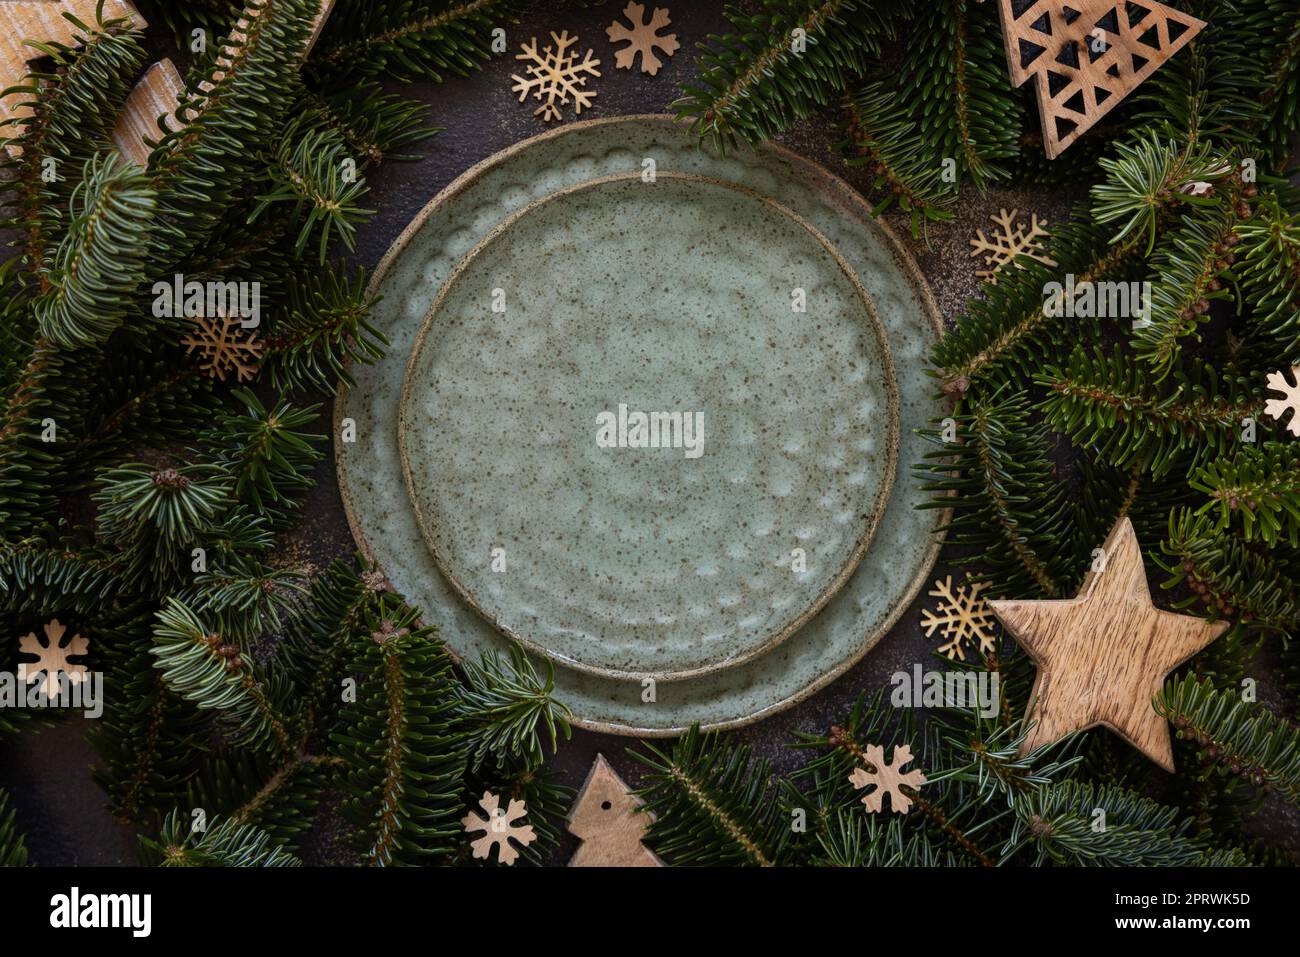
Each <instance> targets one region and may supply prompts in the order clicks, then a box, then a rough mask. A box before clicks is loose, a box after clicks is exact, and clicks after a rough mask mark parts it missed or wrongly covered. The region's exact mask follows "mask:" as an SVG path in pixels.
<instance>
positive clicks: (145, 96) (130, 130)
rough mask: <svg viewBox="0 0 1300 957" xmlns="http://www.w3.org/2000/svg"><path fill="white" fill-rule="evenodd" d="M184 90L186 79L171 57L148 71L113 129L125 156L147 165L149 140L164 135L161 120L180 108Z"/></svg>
mask: <svg viewBox="0 0 1300 957" xmlns="http://www.w3.org/2000/svg"><path fill="white" fill-rule="evenodd" d="M184 89H185V81H184V80H182V79H181V74H180V71H179V70H177V69H176V64H175V63H173V62H172V61H171V60H166V59H163V60H159V61H158V62H157V63H155V64H154V65H153V66H151V67H149V69H148V70H146V71H145V74H144V76H143V77H141V78H140V82H139V83H137V84H136V85H135V89H133V90H132V91H131V95H130V96H128V97H127V98H126V104H125V105H124V106H123V107H122V115H121V116H119V117H118V119H117V126H116V127H115V128H114V129H113V137H112V138H113V144H114V145H115V146H116V147H117V148H118V150H119V151H120V152H121V153H122V155H123V156H124V157H126V158H127V159H129V160H130V161H131V162H132V163H135V164H136V165H137V166H145V165H146V164H147V162H148V159H149V153H150V151H151V148H150V147H149V146H148V145H147V144H146V142H145V141H146V140H153V141H157V140H159V139H161V138H162V136H163V131H162V129H161V127H160V126H159V125H158V124H159V120H160V119H161V118H162V117H165V116H170V115H171V114H172V113H174V112H175V111H176V105H177V103H178V102H179V99H180V95H181V91H182V90H184Z"/></svg>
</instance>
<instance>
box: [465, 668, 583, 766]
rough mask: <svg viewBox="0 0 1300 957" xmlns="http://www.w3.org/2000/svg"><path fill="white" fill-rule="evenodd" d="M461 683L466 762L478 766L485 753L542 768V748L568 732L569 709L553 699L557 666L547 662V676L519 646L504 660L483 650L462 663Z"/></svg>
mask: <svg viewBox="0 0 1300 957" xmlns="http://www.w3.org/2000/svg"><path fill="white" fill-rule="evenodd" d="M461 670H462V671H463V672H464V675H465V688H464V690H463V691H462V692H461V695H460V708H459V714H460V717H461V719H462V720H463V721H464V722H465V723H466V724H467V726H468V727H469V728H470V729H471V730H470V732H469V734H470V739H469V743H470V755H471V757H470V761H471V763H472V766H473V767H474V768H478V767H481V766H482V765H483V764H484V763H485V762H486V761H487V759H488V758H489V757H493V758H495V761H496V763H497V764H498V765H501V764H503V763H505V762H507V761H512V760H521V761H523V763H524V765H525V766H526V767H527V768H529V769H537V768H540V767H541V765H542V762H543V761H544V760H545V757H546V750H548V749H549V750H550V751H551V752H552V753H554V752H555V748H556V744H557V743H558V740H559V737H560V736H561V735H562V736H563V737H564V739H565V740H566V741H567V740H568V739H569V737H570V735H571V734H572V729H571V727H570V725H569V715H570V712H569V709H568V708H567V707H566V706H565V705H563V704H561V703H560V702H558V701H556V700H555V697H554V693H555V668H554V666H553V665H552V664H551V662H549V661H547V662H546V676H545V677H542V676H541V675H539V674H538V673H537V669H536V668H535V667H534V666H533V663H532V662H531V661H529V659H528V656H527V655H526V654H524V652H523V649H521V648H520V647H518V646H517V645H511V646H510V657H509V659H506V658H504V657H502V656H501V655H499V654H497V653H496V652H495V651H488V652H484V654H483V656H482V659H481V662H480V663H479V664H474V663H473V662H470V661H467V662H465V663H464V664H463V665H462V666H461Z"/></svg>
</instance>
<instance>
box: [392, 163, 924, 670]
mask: <svg viewBox="0 0 1300 957" xmlns="http://www.w3.org/2000/svg"><path fill="white" fill-rule="evenodd" d="M494 306H495V307H494ZM398 432H399V441H400V444H401V450H402V459H403V464H404V466H405V474H406V483H407V490H408V492H409V493H410V496H411V501H412V503H413V504H414V506H415V512H416V519H417V521H418V523H419V525H420V528H421V530H422V531H423V533H424V538H425V541H426V543H427V544H428V546H429V548H430V549H431V551H432V553H433V557H434V560H435V561H436V562H437V564H438V567H439V569H440V570H441V571H442V573H443V578H444V579H445V580H446V581H447V582H448V583H449V584H451V585H452V587H453V588H455V589H456V591H457V592H459V594H460V596H461V597H462V598H463V599H464V600H465V601H467V602H468V603H469V604H470V605H471V606H473V607H474V608H476V609H478V610H479V611H480V612H481V613H482V614H483V615H484V616H485V617H486V618H487V619H488V620H489V621H491V622H492V623H493V624H494V625H496V627H497V628H499V629H500V630H501V631H503V632H504V633H506V634H508V635H510V636H511V637H513V638H515V639H517V640H518V641H519V642H520V643H521V644H523V645H524V646H525V647H527V648H528V649H529V650H531V651H534V652H536V653H538V654H542V655H546V656H547V657H549V658H552V659H554V660H555V661H556V662H557V663H560V664H563V665H565V666H566V667H570V668H576V669H579V670H583V671H591V672H594V673H599V674H605V675H609V676H613V677H618V678H635V679H641V678H646V677H654V678H659V679H668V678H685V677H689V676H692V675H698V674H704V673H706V672H709V671H713V670H717V669H720V668H724V667H732V666H734V665H736V664H739V663H741V662H744V661H748V660H750V659H752V658H754V657H755V656H756V655H760V654H762V653H763V652H765V651H769V650H770V649H772V648H773V647H775V645H776V644H777V643H779V642H780V641H782V640H784V639H785V638H786V637H787V636H789V635H790V634H791V633H792V632H793V631H794V630H795V629H796V628H798V627H799V626H800V625H802V624H803V623H804V622H805V621H807V620H808V618H810V617H811V616H812V615H813V614H815V613H816V612H817V611H819V610H820V609H821V608H822V606H823V605H825V604H826V601H827V600H828V599H829V598H830V597H831V595H832V594H834V593H835V591H836V590H837V589H838V588H839V586H840V585H841V584H842V583H843V582H844V581H845V580H846V579H847V578H848V576H849V575H850V574H851V573H852V571H853V569H854V568H856V567H857V564H858V561H859V560H860V559H861V557H862V554H863V552H864V551H866V548H867V545H868V543H869V542H870V540H871V536H872V534H873V533H874V531H875V528H876V524H877V520H878V518H879V515H880V513H881V512H882V511H883V510H884V506H885V503H886V501H887V500H888V495H889V488H890V486H891V485H892V483H893V477H894V466H895V454H896V450H897V444H898V393H897V388H896V386H895V383H894V371H893V365H892V363H891V362H890V359H889V351H888V346H887V345H886V342H885V335H884V331H883V330H882V329H881V327H880V322H879V320H877V319H876V316H875V310H874V309H873V307H872V305H871V301H870V299H869V298H868V296H867V294H866V292H865V290H863V288H862V286H861V284H860V283H859V282H858V281H857V277H856V276H855V275H854V274H853V272H852V270H851V269H850V268H849V267H848V265H847V264H846V263H845V262H844V261H843V260H842V259H841V258H840V257H839V255H838V254H837V253H836V252H835V250H834V249H833V248H832V247H831V246H830V245H829V244H828V243H827V242H826V240H825V239H823V238H822V236H821V235H820V234H819V233H818V232H817V231H816V230H814V229H813V228H812V227H811V226H809V225H808V224H807V223H806V222H805V221H804V220H803V219H801V218H800V217H798V216H796V215H795V214H793V213H791V212H790V211H789V210H787V209H785V208H784V207H781V206H779V205H778V204H776V203H774V202H773V201H771V200H769V199H765V198H764V197H762V196H760V195H758V194H757V193H754V192H751V191H749V190H746V189H744V188H743V187H740V186H736V185H734V184H729V183H723V182H720V181H716V180H709V179H703V178H700V177H696V176H685V175H682V174H678V173H672V172H665V173H664V174H663V175H661V176H658V177H656V179H655V180H654V181H653V182H651V183H647V182H645V181H644V180H643V179H642V177H641V176H640V175H638V174H635V173H633V174H623V175H619V176H614V177H608V178H604V179H598V180H592V181H589V182H586V183H580V184H578V185H576V186H572V187H569V188H567V189H563V190H560V191H558V192H554V193H551V194H550V195H548V196H546V197H544V198H542V199H540V200H537V201H535V202H533V203H531V204H529V205H528V206H526V207H524V208H523V209H522V210H520V211H519V212H518V213H516V214H515V215H514V216H512V217H510V218H509V219H507V220H506V221H505V222H504V223H503V224H501V225H500V226H498V227H497V228H496V229H494V230H493V231H492V233H491V234H489V236H488V237H487V238H486V239H485V240H484V241H483V242H482V243H480V244H479V246H478V247H477V249H476V250H475V251H474V252H473V253H471V254H470V255H469V256H468V257H467V258H466V259H465V261H464V262H463V263H462V264H461V266H460V267H459V268H458V269H457V270H456V272H455V274H454V275H453V276H452V277H451V278H450V279H449V280H448V281H447V283H446V284H445V285H444V286H443V289H442V292H441V294H440V295H439V296H438V299H437V300H436V301H435V302H434V304H433V307H432V309H431V310H430V312H429V317H428V319H427V320H426V322H425V325H424V327H423V329H422V330H421V331H420V334H419V336H418V337H417V339H416V344H415V349H414V351H413V353H412V356H411V360H410V364H409V365H408V367H407V374H406V385H405V388H404V390H403V395H402V402H401V412H400V413H399V427H398Z"/></svg>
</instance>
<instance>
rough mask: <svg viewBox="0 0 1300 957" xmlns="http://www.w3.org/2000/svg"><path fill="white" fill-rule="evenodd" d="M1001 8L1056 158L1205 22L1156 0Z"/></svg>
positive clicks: (1014, 69)
mask: <svg viewBox="0 0 1300 957" xmlns="http://www.w3.org/2000/svg"><path fill="white" fill-rule="evenodd" d="M998 6H999V10H1000V12H1001V15H1002V38H1003V42H1004V44H1005V46H1006V51H1007V63H1008V64H1009V65H1010V67H1011V82H1012V83H1013V84H1014V85H1016V86H1021V85H1023V84H1024V82H1025V81H1026V80H1028V79H1029V78H1030V77H1033V78H1034V80H1035V83H1036V87H1035V90H1036V92H1037V95H1038V113H1039V118H1040V119H1041V121H1042V124H1043V145H1044V147H1046V150H1047V156H1048V158H1049V159H1055V158H1056V157H1057V156H1059V155H1060V154H1061V153H1062V152H1064V151H1065V150H1066V149H1067V148H1068V147H1069V146H1070V144H1072V143H1073V142H1074V141H1075V140H1077V139H1078V138H1079V137H1080V136H1082V135H1083V134H1084V133H1085V132H1087V131H1088V129H1089V128H1090V127H1092V126H1093V124H1095V123H1096V122H1097V121H1098V120H1100V119H1101V118H1102V117H1103V116H1105V115H1106V114H1107V113H1109V112H1110V111H1111V110H1112V109H1114V108H1115V106H1116V104H1118V103H1119V102H1120V100H1122V99H1124V97H1125V96H1127V95H1128V94H1129V93H1130V92H1132V91H1133V89H1134V88H1136V87H1137V85H1138V84H1139V83H1141V82H1142V81H1143V80H1145V79H1146V78H1147V77H1149V76H1150V75H1151V74H1152V73H1154V72H1155V71H1156V70H1158V69H1159V68H1160V67H1161V65H1162V64H1163V63H1164V62H1165V61H1166V60H1168V59H1169V58H1170V57H1171V56H1173V55H1174V54H1175V53H1177V52H1178V51H1179V50H1180V49H1182V48H1183V47H1184V46H1186V45H1187V44H1188V43H1189V42H1191V40H1192V38H1193V37H1195V36H1196V35H1197V34H1198V33H1200V32H1201V30H1202V29H1203V28H1204V27H1205V21H1203V20H1198V19H1197V18H1196V17H1192V16H1188V15H1187V14H1185V13H1180V12H1179V11H1177V10H1174V9H1172V8H1171V7H1168V6H1166V5H1165V4H1163V3H1156V2H1154V0H1032V2H1027V0H998ZM1017 10H1019V11H1021V12H1020V13H1017V12H1016V11H1017Z"/></svg>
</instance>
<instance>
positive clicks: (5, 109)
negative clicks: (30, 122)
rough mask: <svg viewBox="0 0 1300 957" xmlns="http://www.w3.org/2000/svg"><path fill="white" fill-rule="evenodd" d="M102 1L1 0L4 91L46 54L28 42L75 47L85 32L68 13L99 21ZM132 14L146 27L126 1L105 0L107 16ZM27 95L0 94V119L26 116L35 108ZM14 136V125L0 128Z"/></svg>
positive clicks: (0, 67) (0, 70)
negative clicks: (26, 103)
mask: <svg viewBox="0 0 1300 957" xmlns="http://www.w3.org/2000/svg"><path fill="white" fill-rule="evenodd" d="M97 3H98V0H0V90H5V89H8V88H9V87H11V86H17V85H18V84H20V83H22V81H23V77H24V76H26V74H27V72H28V69H29V66H28V64H29V63H30V62H31V61H32V60H36V59H39V58H40V57H41V56H42V55H43V54H42V53H41V51H40V50H38V49H36V48H35V47H32V46H29V45H28V44H27V43H25V42H24V41H27V40H32V41H36V42H38V43H62V44H65V45H68V46H71V45H72V44H73V42H74V41H75V40H76V38H77V37H78V36H79V35H80V33H81V31H80V30H78V29H77V27H75V26H74V25H73V24H72V23H71V22H69V21H68V20H67V19H66V18H65V17H64V16H63V14H64V13H70V14H72V15H73V16H74V17H76V18H77V19H78V20H80V21H81V22H82V23H85V24H88V25H89V24H94V23H95V7H96V5H97ZM119 17H128V18H130V19H131V20H132V21H134V23H135V25H136V26H137V27H139V28H141V29H143V28H144V27H145V26H146V25H147V24H146V22H145V19H144V17H142V16H140V13H139V11H137V10H136V9H135V7H133V6H131V4H129V3H127V2H126V0H105V3H104V19H105V20H112V19H116V18H119ZM26 98H27V97H26V96H25V95H24V94H21V93H10V94H9V95H8V96H4V97H0V121H5V120H11V119H20V120H21V119H24V118H26V117H27V116H29V115H31V110H30V109H28V108H27V107H26V106H23V105H22V104H23V102H24V101H25V100H26ZM0 131H5V132H6V133H7V135H10V136H12V135H13V133H14V129H13V127H12V126H3V127H0Z"/></svg>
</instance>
